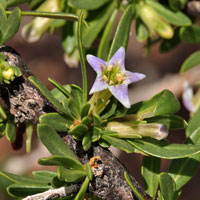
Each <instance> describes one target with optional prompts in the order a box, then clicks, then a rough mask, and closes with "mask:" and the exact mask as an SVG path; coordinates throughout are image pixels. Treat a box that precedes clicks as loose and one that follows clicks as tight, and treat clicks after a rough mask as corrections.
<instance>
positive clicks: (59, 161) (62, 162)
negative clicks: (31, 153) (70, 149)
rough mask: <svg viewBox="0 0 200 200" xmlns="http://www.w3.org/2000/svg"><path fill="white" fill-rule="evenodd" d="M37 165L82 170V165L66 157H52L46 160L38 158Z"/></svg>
mask: <svg viewBox="0 0 200 200" xmlns="http://www.w3.org/2000/svg"><path fill="white" fill-rule="evenodd" d="M38 163H39V164H40V165H54V166H64V167H66V168H69V169H70V168H73V169H79V170H80V169H82V170H83V165H82V164H81V163H80V161H77V160H76V159H73V158H71V157H70V156H68V155H65V156H57V155H53V156H51V157H47V158H40V159H39V160H38Z"/></svg>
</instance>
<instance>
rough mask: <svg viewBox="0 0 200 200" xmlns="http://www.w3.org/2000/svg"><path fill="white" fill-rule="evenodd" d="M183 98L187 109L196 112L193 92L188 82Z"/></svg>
mask: <svg viewBox="0 0 200 200" xmlns="http://www.w3.org/2000/svg"><path fill="white" fill-rule="evenodd" d="M182 98H183V105H184V106H185V108H186V109H187V110H188V111H190V112H195V110H196V109H195V107H194V105H193V103H192V98H193V90H192V88H191V87H190V85H189V83H188V82H185V83H184V91H183V97H182Z"/></svg>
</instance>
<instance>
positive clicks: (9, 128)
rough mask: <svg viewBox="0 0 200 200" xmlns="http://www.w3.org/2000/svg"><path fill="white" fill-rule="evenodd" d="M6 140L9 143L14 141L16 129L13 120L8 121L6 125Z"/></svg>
mask: <svg viewBox="0 0 200 200" xmlns="http://www.w3.org/2000/svg"><path fill="white" fill-rule="evenodd" d="M5 131H6V132H5V133H6V138H7V139H8V140H9V141H10V142H14V141H15V139H16V127H15V123H14V121H13V120H9V121H7V123H6V130H5Z"/></svg>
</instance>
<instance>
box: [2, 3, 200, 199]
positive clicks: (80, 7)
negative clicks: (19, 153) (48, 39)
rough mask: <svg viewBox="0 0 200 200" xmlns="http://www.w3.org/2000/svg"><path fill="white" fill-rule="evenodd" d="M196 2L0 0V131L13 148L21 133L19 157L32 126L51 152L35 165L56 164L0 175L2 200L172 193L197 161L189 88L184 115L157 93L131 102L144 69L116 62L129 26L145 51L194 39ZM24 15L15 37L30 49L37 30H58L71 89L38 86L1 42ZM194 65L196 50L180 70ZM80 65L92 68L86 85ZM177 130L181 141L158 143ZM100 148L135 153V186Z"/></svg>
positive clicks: (199, 132)
mask: <svg viewBox="0 0 200 200" xmlns="http://www.w3.org/2000/svg"><path fill="white" fill-rule="evenodd" d="M22 4H23V5H22ZM199 5H200V3H199V1H189V0H168V1H156V0H7V1H6V0H0V45H1V46H0V95H1V98H2V101H1V102H2V104H1V106H0V136H1V137H6V138H7V140H8V141H10V143H11V144H12V146H13V148H14V149H15V150H17V149H19V148H21V146H22V135H23V133H25V137H26V151H27V153H28V152H31V143H32V134H33V133H34V130H36V131H35V132H36V133H37V137H38V139H39V140H40V141H41V143H42V144H43V145H44V146H45V147H46V149H47V150H48V151H49V153H50V154H51V156H49V157H42V158H41V157H40V155H38V163H39V164H40V165H45V166H56V171H48V170H41V171H33V172H32V175H33V176H31V177H30V176H21V175H18V174H13V173H10V172H9V171H0V179H1V181H0V182H1V184H2V185H3V186H4V187H6V191H7V193H8V194H9V195H10V196H11V197H12V198H14V199H24V200H38V199H44V200H47V199H48V200H50V199H63V200H64V199H74V200H83V199H105V200H118V199H119V200H133V199H139V200H150V199H159V200H176V199H179V197H180V195H181V191H182V188H183V186H184V185H185V184H186V183H187V182H188V181H189V180H190V179H191V178H192V177H193V176H194V174H195V172H196V171H197V169H198V167H199V162H200V108H199V105H200V98H199V90H197V91H196V92H195V94H193V89H192V87H191V86H190V85H189V83H185V85H184V91H183V104H184V106H185V107H186V109H188V111H189V112H190V119H189V120H188V121H186V120H185V119H183V118H182V117H181V116H179V115H178V114H177V112H178V111H179V110H180V108H181V104H180V103H179V100H178V99H177V98H176V97H175V95H174V94H173V93H172V92H171V91H170V90H167V89H164V90H163V91H161V92H159V93H158V94H156V95H154V96H153V97H152V98H150V99H148V100H146V101H140V102H138V103H135V104H131V101H130V99H129V93H128V87H129V85H130V84H134V83H135V82H138V83H140V82H142V81H143V79H145V77H146V75H145V74H143V73H140V72H135V70H134V68H133V69H132V68H131V70H128V69H126V63H125V58H126V51H127V45H128V42H129V38H130V37H132V36H131V34H130V31H131V26H134V31H135V34H136V38H137V40H138V41H139V42H141V43H142V44H143V45H144V48H145V49H146V53H148V52H150V51H151V48H152V47H153V46H154V45H159V48H160V52H162V53H165V52H169V51H171V50H172V49H174V48H176V46H178V45H179V44H181V43H183V42H185V43H199V42H200V36H199V33H200V27H199V25H198V17H199V16H200V11H199V9H198V6H199ZM25 8H26V9H25ZM24 16H32V17H33V19H32V21H31V22H29V23H27V24H25V25H23V27H22V25H21V37H23V38H24V39H25V40H26V41H27V42H28V43H29V45H30V49H31V45H32V43H34V42H40V39H41V37H42V36H43V34H44V33H45V32H47V31H50V32H51V34H59V37H60V41H61V43H60V45H61V46H62V48H63V52H64V61H65V63H66V64H67V65H68V66H71V67H75V66H78V65H80V67H81V72H82V86H81V87H80V86H78V85H75V84H68V83H66V84H64V85H62V84H60V83H59V82H58V81H56V80H54V79H52V78H51V77H50V78H49V79H48V80H49V82H50V83H51V84H52V85H53V86H54V89H52V90H51V91H50V90H48V89H47V88H46V86H45V85H44V84H42V83H41V81H40V80H39V79H38V78H37V77H36V76H34V75H33V74H32V73H31V71H30V70H29V68H28V66H27V65H26V63H25V61H24V60H23V55H21V56H20V55H19V53H20V52H19V53H18V52H17V51H16V50H15V49H13V48H12V47H10V46H7V45H6V42H7V41H8V40H9V39H11V38H13V40H14V39H15V37H14V36H15V34H16V33H17V32H18V31H19V27H20V24H21V19H22V18H23V17H24ZM115 25H116V27H115ZM55 30H59V32H58V31H55ZM47 51H48V49H47ZM144 59H145V58H144ZM198 64H200V52H199V51H196V52H194V53H193V54H192V55H190V56H189V57H188V58H186V60H185V61H184V63H183V64H182V66H180V72H181V73H184V72H186V71H188V70H190V69H191V68H193V67H196V66H197V65H198ZM88 68H92V69H93V70H94V71H95V73H96V79H95V81H94V83H93V85H92V87H91V88H89V87H88V79H89V78H88V74H87V71H88ZM129 69H130V68H129ZM55 70H56V69H55ZM197 85H198V84H197ZM142 92H143V91H141V94H142ZM179 129H182V133H183V134H184V133H185V141H184V142H183V143H179V144H178V143H173V142H170V141H168V136H169V134H171V133H172V130H179ZM110 146H113V147H115V148H118V149H120V150H122V151H125V152H126V153H132V154H136V153H137V154H138V153H139V154H142V155H143V162H142V166H141V175H142V177H143V180H144V184H143V185H140V184H139V183H138V182H137V180H136V179H135V178H134V176H133V175H131V173H130V172H128V171H127V169H126V168H125V167H124V165H123V164H122V163H121V162H120V161H119V160H118V159H117V158H116V157H115V156H114V155H113V154H112V152H111V151H110V150H109V147H110ZM163 159H167V160H171V163H170V166H169V168H168V169H167V170H166V171H162V170H161V162H162V160H163ZM13 165H15V163H13ZM133 167H134V166H133ZM186 187H187V185H186Z"/></svg>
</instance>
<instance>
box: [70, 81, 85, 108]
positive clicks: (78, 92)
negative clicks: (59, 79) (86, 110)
mask: <svg viewBox="0 0 200 200" xmlns="http://www.w3.org/2000/svg"><path fill="white" fill-rule="evenodd" d="M71 90H72V93H73V96H74V99H75V100H76V101H77V103H78V105H79V109H81V108H82V106H83V90H82V89H81V88H80V87H79V86H77V85H74V84H72V85H71Z"/></svg>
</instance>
